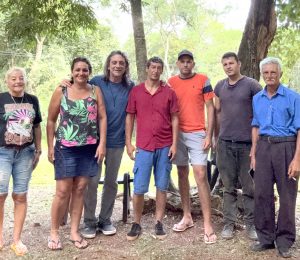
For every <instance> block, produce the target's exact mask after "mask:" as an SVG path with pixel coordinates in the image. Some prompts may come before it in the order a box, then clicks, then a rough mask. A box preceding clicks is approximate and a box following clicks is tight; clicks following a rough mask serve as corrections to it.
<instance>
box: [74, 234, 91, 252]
mask: <svg viewBox="0 0 300 260" xmlns="http://www.w3.org/2000/svg"><path fill="white" fill-rule="evenodd" d="M70 241H71V242H72V243H73V244H74V246H75V247H76V248H78V249H85V248H87V247H88V246H89V244H88V242H87V241H86V240H84V239H83V237H82V238H81V239H80V240H72V239H70ZM84 242H85V243H86V244H85V245H84ZM76 243H77V245H76Z"/></svg>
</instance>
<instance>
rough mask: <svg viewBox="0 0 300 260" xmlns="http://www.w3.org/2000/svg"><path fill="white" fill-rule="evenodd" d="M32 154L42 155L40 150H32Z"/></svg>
mask: <svg viewBox="0 0 300 260" xmlns="http://www.w3.org/2000/svg"><path fill="white" fill-rule="evenodd" d="M34 153H37V154H39V155H41V154H42V150H34Z"/></svg>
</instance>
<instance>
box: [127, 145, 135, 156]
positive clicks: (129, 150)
mask: <svg viewBox="0 0 300 260" xmlns="http://www.w3.org/2000/svg"><path fill="white" fill-rule="evenodd" d="M126 150H127V154H128V156H129V158H130V159H131V160H134V159H135V157H134V152H135V147H134V146H133V145H132V144H128V145H126Z"/></svg>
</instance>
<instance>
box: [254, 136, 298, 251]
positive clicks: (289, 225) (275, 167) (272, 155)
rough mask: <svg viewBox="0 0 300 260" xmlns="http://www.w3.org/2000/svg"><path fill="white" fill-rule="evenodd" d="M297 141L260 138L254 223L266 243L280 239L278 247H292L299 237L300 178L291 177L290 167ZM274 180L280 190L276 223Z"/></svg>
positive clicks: (261, 239)
mask: <svg viewBox="0 0 300 260" xmlns="http://www.w3.org/2000/svg"><path fill="white" fill-rule="evenodd" d="M295 148H296V142H278V143H270V142H268V141H267V140H259V141H258V143H257V149H256V155H255V158H256V169H255V176H254V183H255V192H254V201H255V207H254V224H255V228H256V231H257V235H258V239H259V241H260V243H262V244H272V243H273V242H276V244H277V247H278V248H289V247H291V246H292V245H293V243H294V241H295V237H296V226H295V207H296V198H297V190H298V181H295V180H294V179H289V178H288V175H287V173H288V167H289V164H290V162H291V161H292V159H293V157H294V153H295ZM274 183H276V186H277V190H278V194H279V199H280V201H279V214H278V219H277V225H276V223H275V202H274Z"/></svg>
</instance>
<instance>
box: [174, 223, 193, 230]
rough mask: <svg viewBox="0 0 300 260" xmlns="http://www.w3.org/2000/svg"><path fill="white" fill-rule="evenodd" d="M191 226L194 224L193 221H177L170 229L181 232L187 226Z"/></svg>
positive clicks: (187, 227)
mask: <svg viewBox="0 0 300 260" xmlns="http://www.w3.org/2000/svg"><path fill="white" fill-rule="evenodd" d="M193 226H194V223H190V224H184V223H177V224H175V225H174V226H173V228H172V230H173V231H175V232H183V231H186V230H187V229H189V228H192V227H193Z"/></svg>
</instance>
